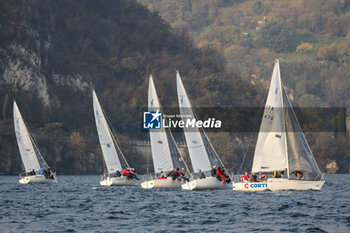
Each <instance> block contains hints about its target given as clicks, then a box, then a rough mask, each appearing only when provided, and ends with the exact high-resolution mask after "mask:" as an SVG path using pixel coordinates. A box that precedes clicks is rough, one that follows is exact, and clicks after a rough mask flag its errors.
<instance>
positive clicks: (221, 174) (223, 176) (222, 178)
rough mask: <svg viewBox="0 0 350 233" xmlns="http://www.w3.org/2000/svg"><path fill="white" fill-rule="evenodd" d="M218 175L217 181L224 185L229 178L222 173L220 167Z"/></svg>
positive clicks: (217, 171)
mask: <svg viewBox="0 0 350 233" xmlns="http://www.w3.org/2000/svg"><path fill="white" fill-rule="evenodd" d="M216 174H217V177H216V178H217V179H218V180H219V181H220V182H221V183H224V181H226V180H227V177H226V176H225V175H224V174H223V173H222V171H221V167H218V168H217V169H216Z"/></svg>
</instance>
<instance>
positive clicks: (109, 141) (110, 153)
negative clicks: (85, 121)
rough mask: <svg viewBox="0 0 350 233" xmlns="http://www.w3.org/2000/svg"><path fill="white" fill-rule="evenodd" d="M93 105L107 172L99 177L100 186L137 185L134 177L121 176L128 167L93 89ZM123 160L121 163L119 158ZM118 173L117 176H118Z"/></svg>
mask: <svg viewBox="0 0 350 233" xmlns="http://www.w3.org/2000/svg"><path fill="white" fill-rule="evenodd" d="M92 99H93V107H94V115H95V122H96V128H97V133H98V138H99V140H100V145H101V148H102V154H103V158H104V161H105V165H106V168H107V172H106V174H105V175H104V176H102V177H101V180H100V185H102V186H132V185H137V180H136V179H128V178H127V177H126V176H121V175H120V174H121V173H122V170H123V167H124V168H130V166H129V164H128V162H127V161H126V159H125V157H124V155H123V153H122V151H121V150H120V148H119V146H118V143H117V142H116V140H115V138H114V136H113V133H112V131H111V128H110V127H109V125H108V123H107V120H106V117H105V115H104V113H103V111H102V108H101V105H100V102H99V101H98V98H97V95H96V93H95V91H94V90H93V91H92ZM117 149H118V152H117ZM119 156H120V157H121V159H122V161H123V163H124V164H123V165H124V166H122V163H121V160H120V159H119ZM118 175H119V176H118Z"/></svg>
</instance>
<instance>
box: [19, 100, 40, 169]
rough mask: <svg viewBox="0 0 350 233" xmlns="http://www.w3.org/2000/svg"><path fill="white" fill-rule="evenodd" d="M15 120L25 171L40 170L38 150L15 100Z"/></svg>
mask: <svg viewBox="0 0 350 233" xmlns="http://www.w3.org/2000/svg"><path fill="white" fill-rule="evenodd" d="M13 120H14V125H15V132H16V138H17V143H18V148H19V152H20V154H21V158H22V162H23V165H24V168H25V171H26V172H31V171H32V170H35V171H38V170H39V169H40V164H39V160H38V155H37V152H36V150H35V149H34V145H33V142H32V139H31V137H30V134H29V132H28V129H27V127H26V125H25V123H24V121H23V118H22V115H21V113H20V111H19V109H18V106H17V104H16V101H14V102H13Z"/></svg>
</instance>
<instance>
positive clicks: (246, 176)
mask: <svg viewBox="0 0 350 233" xmlns="http://www.w3.org/2000/svg"><path fill="white" fill-rule="evenodd" d="M239 178H240V179H241V180H242V181H243V182H246V183H248V181H249V174H248V172H245V173H244V175H241V176H240V177H239Z"/></svg>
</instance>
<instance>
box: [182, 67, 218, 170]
mask: <svg viewBox="0 0 350 233" xmlns="http://www.w3.org/2000/svg"><path fill="white" fill-rule="evenodd" d="M176 83H177V95H178V101H179V108H180V114H181V115H182V119H183V120H184V121H186V120H187V119H196V117H195V114H194V112H193V110H192V105H191V103H190V100H189V99H188V96H187V93H186V90H185V88H184V86H183V83H182V81H181V77H180V74H179V72H176ZM184 132H185V138H186V143H187V147H188V151H189V154H190V158H191V162H192V167H193V171H194V172H198V171H199V170H202V171H209V170H211V168H212V164H211V163H210V160H209V157H208V153H207V149H206V147H205V144H204V142H203V138H202V135H201V132H200V131H199V130H198V129H197V128H193V129H192V128H191V129H188V128H184ZM206 141H207V144H208V146H209V140H206Z"/></svg>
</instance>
